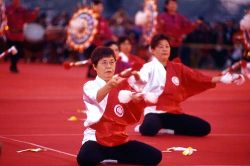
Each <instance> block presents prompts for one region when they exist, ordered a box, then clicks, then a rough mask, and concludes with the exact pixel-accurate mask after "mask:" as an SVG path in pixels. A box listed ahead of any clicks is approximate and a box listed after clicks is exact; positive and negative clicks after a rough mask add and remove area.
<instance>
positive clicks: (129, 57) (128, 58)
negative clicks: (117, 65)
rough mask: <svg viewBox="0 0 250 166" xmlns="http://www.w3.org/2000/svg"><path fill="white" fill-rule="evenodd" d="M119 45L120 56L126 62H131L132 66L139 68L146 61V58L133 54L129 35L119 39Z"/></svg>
mask: <svg viewBox="0 0 250 166" xmlns="http://www.w3.org/2000/svg"><path fill="white" fill-rule="evenodd" d="M118 45H119V49H120V57H121V60H122V61H124V62H128V63H130V65H131V67H132V68H133V69H135V70H139V69H140V68H141V67H142V66H143V64H144V63H145V61H144V59H142V58H140V57H138V56H136V55H133V54H132V53H131V52H132V42H131V40H130V39H129V38H128V37H125V36H122V37H120V38H119V39H118Z"/></svg>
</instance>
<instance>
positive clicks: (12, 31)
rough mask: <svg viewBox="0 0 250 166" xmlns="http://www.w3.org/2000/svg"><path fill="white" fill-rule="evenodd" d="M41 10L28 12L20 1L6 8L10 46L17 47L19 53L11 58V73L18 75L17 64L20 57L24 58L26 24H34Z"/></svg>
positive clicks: (14, 0) (7, 33)
mask: <svg viewBox="0 0 250 166" xmlns="http://www.w3.org/2000/svg"><path fill="white" fill-rule="evenodd" d="M38 12H39V8H36V9H35V10H28V9H26V8H24V7H23V6H22V5H21V1H20V0H12V3H11V4H10V5H9V6H7V7H6V16H7V20H8V31H7V32H6V37H7V40H8V45H9V47H10V46H13V45H14V46H16V48H17V50H18V53H17V54H16V55H15V56H10V60H11V65H10V71H11V72H13V73H18V72H19V70H18V68H17V63H18V60H19V58H20V57H22V56H23V42H24V33H23V28H24V25H25V23H28V22H32V21H34V20H35V19H36V17H37V15H38Z"/></svg>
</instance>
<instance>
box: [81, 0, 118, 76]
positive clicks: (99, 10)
mask: <svg viewBox="0 0 250 166" xmlns="http://www.w3.org/2000/svg"><path fill="white" fill-rule="evenodd" d="M91 5H92V6H91V7H92V9H93V11H94V13H95V14H97V21H98V24H97V33H96V34H95V37H94V40H93V42H92V44H91V45H90V46H89V47H88V48H87V49H86V50H85V51H84V57H85V59H89V57H90V55H91V53H92V52H93V50H94V49H95V48H96V47H97V46H101V45H103V44H104V43H105V42H106V41H108V40H113V39H116V38H115V37H114V35H113V34H112V31H111V29H110V27H109V22H108V20H106V19H105V18H104V16H103V15H102V14H103V11H104V6H103V2H102V0H92V4H91ZM91 71H93V69H92V65H90V66H89V70H88V77H89V78H93V77H95V75H93V73H92V72H91Z"/></svg>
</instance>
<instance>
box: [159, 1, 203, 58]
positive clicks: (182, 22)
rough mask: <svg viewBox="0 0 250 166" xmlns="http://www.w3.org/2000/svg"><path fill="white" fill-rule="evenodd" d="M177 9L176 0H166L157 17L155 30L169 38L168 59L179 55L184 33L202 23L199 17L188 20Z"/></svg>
mask: <svg viewBox="0 0 250 166" xmlns="http://www.w3.org/2000/svg"><path fill="white" fill-rule="evenodd" d="M177 9H178V2H177V0H166V1H165V6H164V10H165V11H164V12H162V13H160V14H159V15H158V17H157V26H156V32H157V33H161V34H165V35H166V36H168V38H169V42H170V45H171V55H170V57H169V60H170V61H172V60H173V59H175V58H177V57H179V47H180V46H181V45H182V42H183V40H184V38H185V35H187V34H188V33H190V32H192V31H193V30H194V29H195V28H196V27H198V26H199V25H200V24H201V23H202V21H201V20H199V19H198V20H196V21H195V22H191V21H189V20H188V19H187V18H186V17H185V16H183V15H181V14H180V13H178V12H177Z"/></svg>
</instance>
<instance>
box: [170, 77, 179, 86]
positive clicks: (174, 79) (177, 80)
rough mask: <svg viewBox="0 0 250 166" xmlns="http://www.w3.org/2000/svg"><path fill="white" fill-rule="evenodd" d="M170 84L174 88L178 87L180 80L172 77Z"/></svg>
mask: <svg viewBox="0 0 250 166" xmlns="http://www.w3.org/2000/svg"><path fill="white" fill-rule="evenodd" d="M172 83H173V84H175V85H176V86H179V85H180V80H179V78H178V77H176V76H173V77H172Z"/></svg>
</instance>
